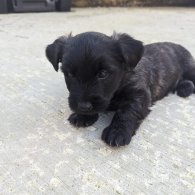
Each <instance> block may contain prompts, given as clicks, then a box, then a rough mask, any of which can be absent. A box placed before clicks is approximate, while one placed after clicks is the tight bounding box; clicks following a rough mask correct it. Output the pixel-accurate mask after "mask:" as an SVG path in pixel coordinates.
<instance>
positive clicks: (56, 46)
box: [45, 34, 71, 71]
mask: <svg viewBox="0 0 195 195" xmlns="http://www.w3.org/2000/svg"><path fill="white" fill-rule="evenodd" d="M70 36H71V34H70V35H69V36H68V37H66V36H62V37H60V38H58V39H56V40H55V41H54V42H53V43H52V44H50V45H48V46H47V47H46V50H45V53H46V56H47V59H48V60H49V61H50V62H51V64H52V65H53V67H54V69H55V71H58V69H59V63H60V62H62V57H63V53H64V46H65V44H66V42H67V40H68V38H70Z"/></svg>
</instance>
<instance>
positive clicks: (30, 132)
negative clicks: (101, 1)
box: [0, 8, 195, 195]
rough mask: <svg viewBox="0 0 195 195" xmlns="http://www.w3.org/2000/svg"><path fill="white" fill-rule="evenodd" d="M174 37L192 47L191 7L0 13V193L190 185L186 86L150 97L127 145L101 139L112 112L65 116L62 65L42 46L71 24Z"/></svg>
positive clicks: (191, 116)
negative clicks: (181, 92) (71, 119)
mask: <svg viewBox="0 0 195 195" xmlns="http://www.w3.org/2000/svg"><path fill="white" fill-rule="evenodd" d="M113 30H116V31H118V32H126V33H129V34H131V35H133V36H134V37H136V38H137V39H140V40H143V41H144V43H151V42H156V41H165V40H166V41H173V42H177V43H181V44H182V45H184V46H186V47H187V48H188V49H189V50H190V51H191V52H192V54H193V55H194V56H195V9H194V8H143V9H142V8H139V9H138V8H129V9H126V8H97V9H74V10H73V11H72V12H71V13H29V14H9V15H0V194H3V195H4V194H5V195H7V194H33V195H35V194H47V195H48V194H59V195H61V194H65V195H66V194H67V195H74V194H79V195H81V194H82V195H88V194H89V195H91V194H97V195H114V194H124V195H130V194H133V195H135V194H136V195H137V194H139V195H144V194H148V195H151V194H158V195H161V194H162V195H165V194H167V195H168V194H169V195H170V194H172V195H176V194H182V195H184V194H185V195H192V194H195V95H192V96H191V97H189V98H186V99H182V98H179V97H177V96H176V95H170V96H168V97H166V98H164V99H163V100H161V101H159V102H158V103H156V105H155V106H153V107H152V110H153V111H152V112H151V114H150V115H149V116H148V118H147V119H146V120H145V121H144V122H143V124H142V125H141V127H140V129H139V130H138V131H137V134H136V136H134V137H133V140H132V142H131V143H130V145H128V146H126V147H121V148H119V149H118V148H117V149H113V148H111V147H109V146H107V145H105V144H104V143H103V142H102V141H101V139H100V136H101V132H102V130H103V129H104V128H105V127H106V126H107V125H108V124H109V121H110V118H111V115H102V117H101V118H100V120H99V121H98V122H96V124H95V125H94V126H92V127H89V128H81V129H76V128H74V127H72V126H70V125H69V123H68V122H67V117H68V116H69V114H70V113H71V111H70V109H69V108H68V104H67V96H68V92H67V90H66V87H65V83H64V78H63V75H62V74H61V73H60V72H59V73H56V72H55V71H54V70H53V67H52V66H51V64H50V63H49V62H48V61H47V60H46V58H45V55H44V49H45V46H46V45H47V44H48V43H50V42H51V41H53V40H54V39H55V38H56V37H58V36H59V35H63V34H65V33H69V32H71V31H72V32H73V34H76V33H80V32H84V31H101V32H104V33H107V34H112V31H113Z"/></svg>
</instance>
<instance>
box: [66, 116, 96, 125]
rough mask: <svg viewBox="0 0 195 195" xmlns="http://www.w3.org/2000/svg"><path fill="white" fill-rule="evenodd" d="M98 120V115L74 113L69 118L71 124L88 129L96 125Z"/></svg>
mask: <svg viewBox="0 0 195 195" xmlns="http://www.w3.org/2000/svg"><path fill="white" fill-rule="evenodd" d="M97 119H98V114H95V115H81V114H77V113H73V114H71V115H70V116H69V118H68V120H69V122H70V123H71V124H72V125H74V126H76V127H88V126H90V125H92V124H93V123H95V122H96V121H97Z"/></svg>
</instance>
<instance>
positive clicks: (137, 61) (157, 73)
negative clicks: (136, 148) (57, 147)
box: [46, 32, 195, 146]
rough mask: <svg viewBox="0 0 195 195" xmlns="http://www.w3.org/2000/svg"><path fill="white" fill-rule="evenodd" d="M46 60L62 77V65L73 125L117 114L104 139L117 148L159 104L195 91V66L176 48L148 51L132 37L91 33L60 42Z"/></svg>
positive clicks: (155, 46)
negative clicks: (172, 95) (104, 114)
mask: <svg viewBox="0 0 195 195" xmlns="http://www.w3.org/2000/svg"><path fill="white" fill-rule="evenodd" d="M46 55H47V58H48V59H49V61H50V62H51V63H52V65H53V66H54V69H55V70H56V71H58V69H59V62H62V66H61V70H62V72H63V73H64V76H65V81H66V84H67V88H68V90H69V92H70V95H69V105H70V108H71V109H72V110H73V112H74V113H73V114H72V115H71V116H70V117H69V121H70V123H71V124H73V125H75V126H77V127H79V126H82V127H83V126H89V125H92V124H93V123H94V122H95V121H96V120H97V119H98V114H99V113H101V112H105V111H109V110H110V111H115V115H114V117H113V119H112V122H111V124H110V125H109V126H108V127H107V128H105V129H104V131H103V133H102V139H103V140H104V141H105V142H106V143H107V144H109V145H111V146H123V145H126V144H129V142H130V140H131V138H132V136H133V135H134V134H135V131H136V130H137V129H138V127H139V125H140V124H141V122H142V121H143V119H144V118H145V117H146V116H147V114H148V113H149V107H150V106H151V105H152V104H153V103H154V102H155V101H157V100H159V99H161V98H163V97H164V96H165V95H167V94H168V93H169V92H175V91H176V92H177V94H178V95H179V96H181V97H187V96H189V95H191V94H192V93H193V92H194V91H195V87H194V85H195V61H194V59H193V57H192V56H191V54H190V53H189V52H188V51H187V50H186V49H185V48H183V47H182V46H180V45H177V44H174V43H169V42H163V43H154V44H149V45H145V46H143V44H142V42H140V41H138V40H135V39H133V38H132V37H130V36H129V35H127V34H116V33H114V34H113V35H112V36H111V37H109V36H106V35H104V34H101V33H97V32H86V33H82V34H79V35H76V36H74V37H72V36H69V37H60V38H59V39H57V40H55V41H54V43H52V44H50V45H48V46H47V48H46Z"/></svg>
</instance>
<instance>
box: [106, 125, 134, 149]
mask: <svg viewBox="0 0 195 195" xmlns="http://www.w3.org/2000/svg"><path fill="white" fill-rule="evenodd" d="M132 136H133V133H131V132H130V131H128V130H126V129H125V128H124V127H114V126H108V127H106V128H105V129H104V131H103V133H102V140H104V141H105V142H106V143H107V144H108V145H110V146H117V147H119V146H124V145H127V144H129V143H130V141H131V137H132Z"/></svg>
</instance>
